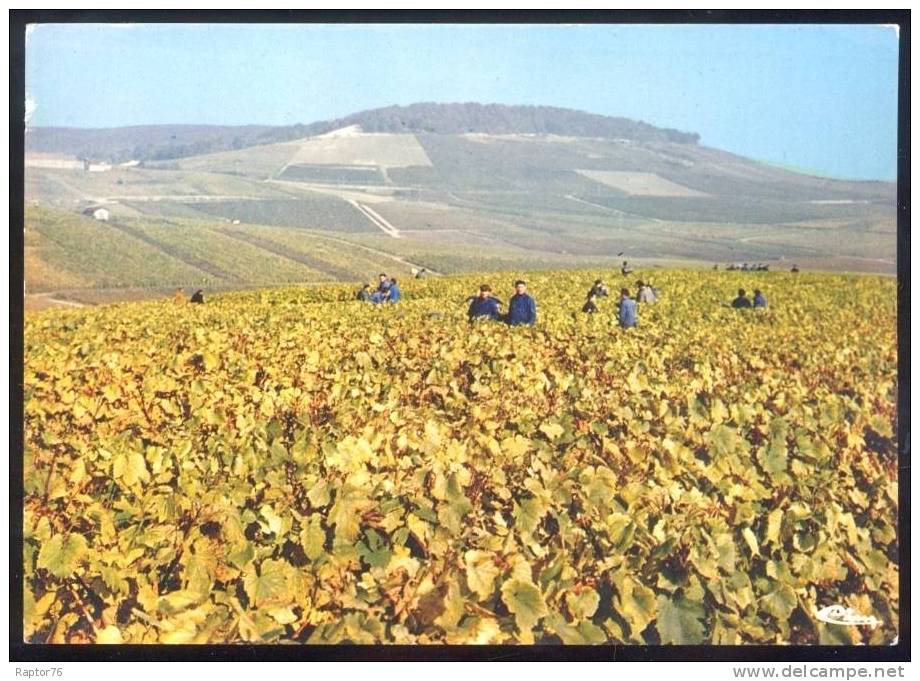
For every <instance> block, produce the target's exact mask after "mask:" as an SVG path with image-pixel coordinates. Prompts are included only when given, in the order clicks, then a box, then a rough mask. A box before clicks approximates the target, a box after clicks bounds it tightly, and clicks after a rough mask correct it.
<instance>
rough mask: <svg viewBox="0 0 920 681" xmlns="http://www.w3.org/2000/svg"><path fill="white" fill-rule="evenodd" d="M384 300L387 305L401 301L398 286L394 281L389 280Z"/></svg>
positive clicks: (400, 292)
mask: <svg viewBox="0 0 920 681" xmlns="http://www.w3.org/2000/svg"><path fill="white" fill-rule="evenodd" d="M384 300H385V301H387V302H389V303H398V302H399V301H400V300H402V291H400V290H399V286H398V285H397V284H396V280H395V279H390V288H389V289H387V292H386V294H385V295H384Z"/></svg>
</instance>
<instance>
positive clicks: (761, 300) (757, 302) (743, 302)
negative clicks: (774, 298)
mask: <svg viewBox="0 0 920 681" xmlns="http://www.w3.org/2000/svg"><path fill="white" fill-rule="evenodd" d="M731 305H732V307H733V308H735V309H736V310H740V309H744V308H749V307H766V306H767V299H766V298H765V297H764V295H763V293H761V292H760V289H759V288H755V289H754V300H753V301H752V300H751V299H750V298H748V297H747V293H746V292H745V290H744V289H743V288H739V289H738V297H737V298H735V299H734V300H733V301H732V302H731Z"/></svg>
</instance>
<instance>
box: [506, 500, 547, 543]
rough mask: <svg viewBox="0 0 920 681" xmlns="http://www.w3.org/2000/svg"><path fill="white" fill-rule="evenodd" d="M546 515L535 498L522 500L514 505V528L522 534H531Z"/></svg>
mask: <svg viewBox="0 0 920 681" xmlns="http://www.w3.org/2000/svg"><path fill="white" fill-rule="evenodd" d="M545 513H546V507H545V506H544V504H543V502H542V501H540V500H539V499H537V498H531V499H524V500H523V501H521V502H520V503H519V504H518V503H515V505H514V512H513V515H514V526H515V527H516V528H518V530H520V531H521V532H523V533H524V534H533V531H534V530H536V529H537V527H538V526H539V524H540V520H542V519H543V515H544V514H545Z"/></svg>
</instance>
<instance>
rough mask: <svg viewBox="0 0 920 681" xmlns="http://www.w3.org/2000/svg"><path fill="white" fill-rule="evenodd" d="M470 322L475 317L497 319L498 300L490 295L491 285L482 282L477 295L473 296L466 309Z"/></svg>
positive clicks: (498, 314)
mask: <svg viewBox="0 0 920 681" xmlns="http://www.w3.org/2000/svg"><path fill="white" fill-rule="evenodd" d="M467 316H468V317H469V318H470V322H472V321H473V320H475V319H493V320H494V319H498V318H499V316H500V313H499V310H498V301H497V300H495V298H493V297H492V287H491V286H489V285H488V284H483V285H482V286H480V287H479V295H478V296H476V297H475V298H473V300H472V302H471V303H470V309H469V310H468V311H467Z"/></svg>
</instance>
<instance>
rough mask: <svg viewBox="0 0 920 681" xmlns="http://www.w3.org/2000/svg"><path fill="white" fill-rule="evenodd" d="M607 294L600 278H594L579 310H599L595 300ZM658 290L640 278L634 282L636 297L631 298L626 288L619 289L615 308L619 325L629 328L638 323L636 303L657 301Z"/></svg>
mask: <svg viewBox="0 0 920 681" xmlns="http://www.w3.org/2000/svg"><path fill="white" fill-rule="evenodd" d="M608 295H609V292H608V290H607V287H606V286H605V285H604V281H603V280H602V279H595V281H594V285H593V286H592V287H591V289H590V290H589V291H588V295H587V300H585V304H584V305H583V306H582V308H581V311H582V312H585V313H587V314H593V313H595V312H599V310H598V307H597V301H598V299H599V298H606V297H607V296H608ZM658 295H659V293H658V291H657V290H656V289H655V288H654V287H653V286H651V284H647V283H645V282H644V281H642V280H641V279H640V280H639V281H637V282H636V297H635V298H632V297H631V296H630V294H629V289H628V288H622V289H620V300H619V303H618V308H617V317H618V321H619V324H620V326H621V327H623V328H630V327H633V326H636V324H637V323H638V321H639V319H638V306H637V303H654V302H657V301H658Z"/></svg>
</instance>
